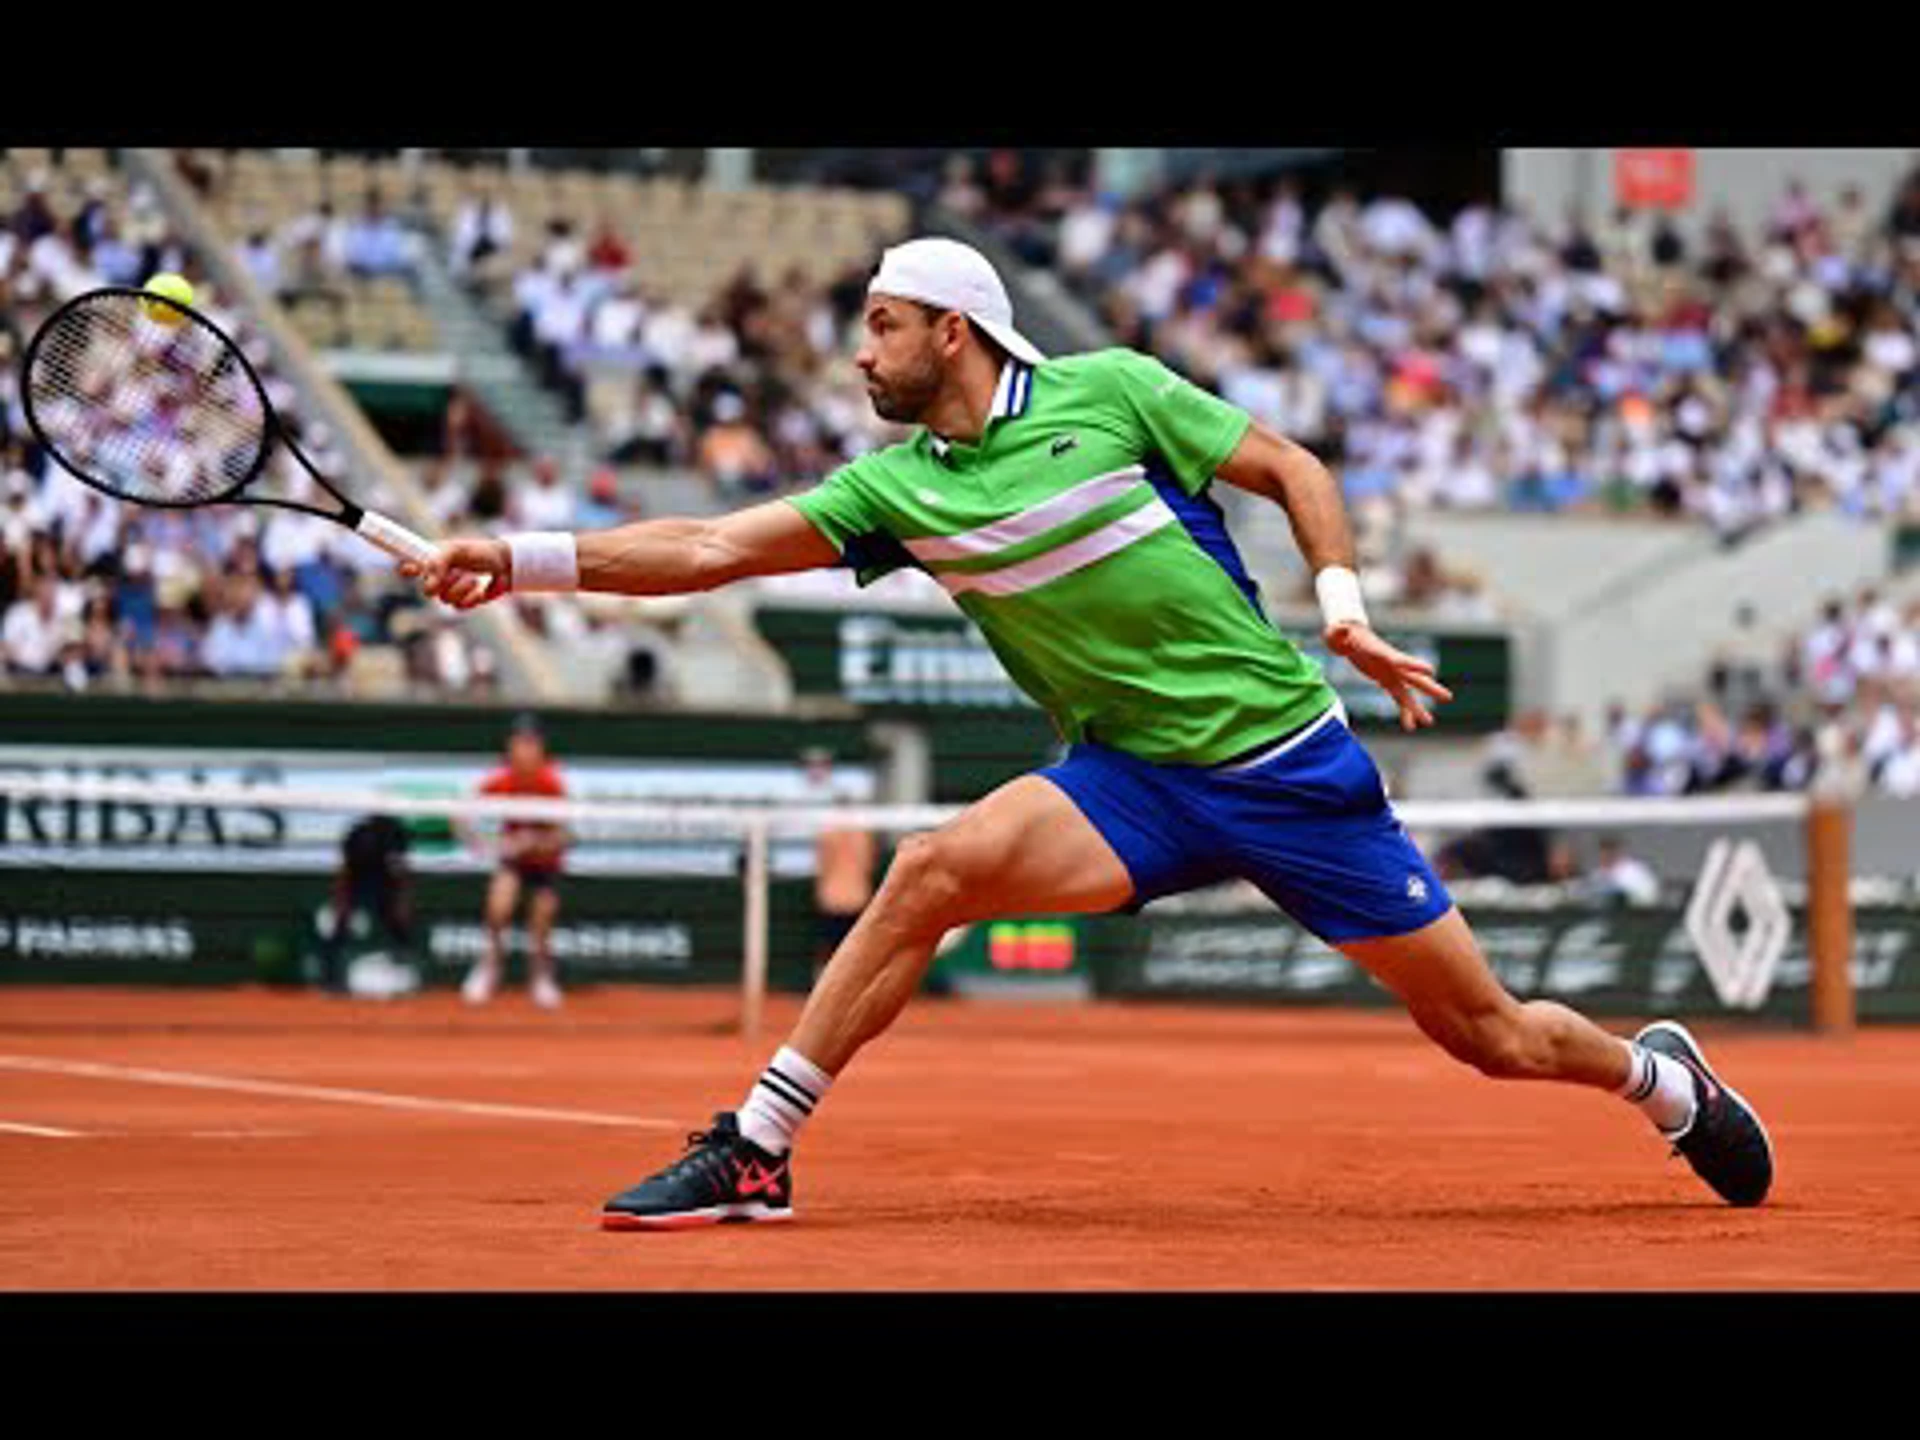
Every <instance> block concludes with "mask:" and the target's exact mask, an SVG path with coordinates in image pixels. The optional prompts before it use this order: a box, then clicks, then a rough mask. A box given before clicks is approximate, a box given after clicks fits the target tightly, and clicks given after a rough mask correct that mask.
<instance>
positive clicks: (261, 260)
mask: <svg viewBox="0 0 1920 1440" xmlns="http://www.w3.org/2000/svg"><path fill="white" fill-rule="evenodd" d="M236 254H237V255H238V256H239V259H240V263H241V264H242V265H244V266H245V267H246V269H247V273H248V274H249V275H251V276H253V281H254V283H255V284H256V285H258V286H259V287H260V288H261V289H262V290H264V291H266V292H267V294H269V295H278V294H279V293H280V250H279V247H278V246H276V245H275V244H274V243H273V237H272V236H271V235H269V234H268V233H267V231H266V229H265V227H263V226H256V227H255V228H254V229H252V230H250V231H248V232H247V237H246V239H245V240H243V241H241V242H240V244H239V245H238V246H237V247H236Z"/></svg>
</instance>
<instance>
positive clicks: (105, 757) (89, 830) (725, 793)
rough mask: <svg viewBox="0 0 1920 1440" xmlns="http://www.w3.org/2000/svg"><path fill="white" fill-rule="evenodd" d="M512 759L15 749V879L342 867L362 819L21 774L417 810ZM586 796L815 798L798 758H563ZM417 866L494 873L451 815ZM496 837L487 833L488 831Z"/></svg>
mask: <svg viewBox="0 0 1920 1440" xmlns="http://www.w3.org/2000/svg"><path fill="white" fill-rule="evenodd" d="M497 763H498V760H497V757H494V756H485V755H458V754H441V755H433V754H404V755H366V754H362V753H358V752H352V751H324V750H314V751H305V752H299V753H294V754H283V753H275V752H265V751H259V752H249V751H244V750H238V751H223V752H218V753H213V754H210V753H207V752H202V751H193V750H155V751H151V752H142V753H141V755H140V758H139V760H138V761H130V760H129V759H128V756H127V752H126V751H125V750H121V749H117V748H114V747H108V746H97V745H0V874H3V873H4V871H5V869H6V868H7V867H16V868H17V867H46V866H61V867H77V868H129V867H139V868H158V869H165V868H168V867H176V866H181V865H184V864H197V863H200V862H203V861H211V862H214V863H217V864H219V865H220V866H222V867H223V868H233V869H240V868H246V869H252V870H260V869H268V870H288V871H293V870H298V871H308V872H312V871H331V870H332V869H333V868H334V867H335V866H336V865H337V864H338V863H339V858H340V842H341V839H342V838H343V837H344V836H345V834H346V832H347V830H348V829H349V828H350V827H351V826H352V824H353V823H354V821H355V819H356V818H357V817H356V816H354V815H352V814H347V813H344V812H340V811H319V810H302V809H300V808H299V807H298V806H297V805H296V806H294V807H291V808H281V807H275V806H267V805H261V806H246V805H231V806H229V805H219V806H214V805H200V804H195V803H194V802H193V800H192V798H191V795H190V793H189V794H186V795H183V796H181V797H180V798H178V799H175V800H171V801H169V802H167V803H165V804H157V803H154V804H150V803H127V802H124V801H111V800H88V801H79V800H45V799H40V798H29V797H22V796H19V795H9V794H8V793H7V790H6V785H5V782H6V779H7V777H8V776H9V775H22V776H58V777H71V778H73V779H78V780H135V781H141V782H154V783H164V784H168V785H174V786H180V787H183V788H184V789H185V790H186V791H188V792H191V791H192V790H194V789H198V788H202V787H205V786H208V785H218V786H221V787H223V788H226V787H233V788H238V789H241V790H247V789H254V788H259V787H263V786H271V787H275V788H284V789H288V790H292V791H295V792H297V793H302V794H313V795H315V796H320V795H327V794H332V793H340V792H347V791H354V792H362V791H364V792H371V793H374V794H378V795H383V796H387V795H390V796H394V797H396V798H406V799H443V798H444V799H461V798H466V797H471V796H473V795H475V794H476V793H477V792H478V790H479V786H480V782H481V781H482V780H483V779H484V778H485V777H486V775H487V774H488V773H490V772H491V771H492V770H493V768H494V767H495V766H496V764H497ZM561 770H562V775H563V777H564V779H565V781H566V784H567V789H568V794H569V796H570V798H574V799H580V800H587V801H593V802H601V803H611V802H621V801H629V802H632V801H639V802H646V803H664V802H672V801H682V802H687V803H703V804H710V803H721V804H725V803H736V802H737V803H745V802H754V803H764V802H766V801H768V800H779V801H789V802H793V803H804V802H806V801H808V800H810V799H817V796H816V795H815V794H814V793H813V792H811V791H809V789H808V787H807V781H806V776H805V772H804V770H803V769H802V767H801V766H800V765H799V763H798V761H797V758H796V759H793V760H775V761H765V762H753V761H735V762H713V763H702V762H699V761H690V760H662V761H648V762H642V761H631V760H607V759H596V758H591V757H589V758H583V759H579V760H568V759H566V758H564V757H562V759H561ZM833 783H834V786H835V788H836V790H837V791H839V792H840V793H843V794H845V795H846V796H848V797H850V798H852V799H854V800H856V801H867V800H871V799H873V798H874V795H875V786H876V777H875V772H874V770H873V768H872V767H871V766H870V765H867V764H864V763H861V764H845V765H836V766H835V767H834V774H833ZM406 824H407V828H408V830H409V833H410V834H411V836H412V838H413V846H412V850H411V853H410V859H411V861H412V863H413V864H414V865H415V867H416V868H419V869H424V870H445V871H451V872H462V871H478V870H483V869H486V868H489V867H490V865H491V863H492V862H491V861H490V860H489V859H488V858H486V857H485V856H484V855H483V854H481V853H478V852H476V851H474V850H472V849H470V848H468V847H467V846H466V845H464V844H462V843H461V842H460V840H459V839H458V837H457V836H456V834H455V832H454V830H453V828H452V826H451V825H450V824H448V823H447V822H446V821H444V820H436V819H413V820H409V821H407V822H406ZM482 828H483V829H484V828H486V827H482ZM574 830H575V836H576V841H577V843H576V844H575V846H574V848H573V850H572V851H571V853H570V856H569V868H570V869H571V870H573V871H575V872H577V873H582V874H595V873H598V874H638V875H706V876H725V875H731V874H733V873H734V872H735V868H736V866H737V864H738V856H739V848H740V847H739V844H738V842H737V841H736V840H732V839H728V838H724V837H714V838H710V839H701V838H699V837H697V836H694V837H689V836H686V835H684V834H674V833H671V832H659V833H655V834H652V835H649V834H647V833H646V832H645V831H642V830H639V829H637V828H635V827H634V826H631V825H626V824H618V825H615V824H607V825H581V826H576V827H574ZM771 858H772V863H773V869H774V873H775V874H776V875H781V876H795V875H811V874H812V873H813V848H812V846H811V845H810V844H808V843H807V842H806V841H805V840H804V839H800V840H789V841H781V842H777V843H776V844H775V845H774V846H773V848H772V857H771Z"/></svg>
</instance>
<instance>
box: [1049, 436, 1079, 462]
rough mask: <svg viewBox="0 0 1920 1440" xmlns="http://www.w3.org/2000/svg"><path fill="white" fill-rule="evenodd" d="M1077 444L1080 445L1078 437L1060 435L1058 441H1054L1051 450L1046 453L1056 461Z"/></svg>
mask: <svg viewBox="0 0 1920 1440" xmlns="http://www.w3.org/2000/svg"><path fill="white" fill-rule="evenodd" d="M1079 443H1080V437H1079V436H1078V435H1062V436H1061V437H1060V438H1059V439H1058V440H1055V441H1054V442H1053V447H1052V449H1051V450H1049V451H1048V454H1049V455H1050V456H1051V457H1052V458H1053V459H1055V460H1058V459H1059V458H1060V457H1061V456H1062V455H1064V454H1066V453H1067V452H1068V451H1069V450H1071V449H1073V447H1074V446H1076V445H1078V444H1079Z"/></svg>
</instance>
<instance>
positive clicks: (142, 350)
mask: <svg viewBox="0 0 1920 1440" xmlns="http://www.w3.org/2000/svg"><path fill="white" fill-rule="evenodd" d="M156 313H158V314H159V315H160V316H161V317H162V318H154V316H155V314H156ZM21 367H22V384H21V387H20V393H21V403H22V407H23V408H24V409H25V411H26V416H27V424H28V426H29V427H30V428H31V429H32V431H33V433H34V436H35V438H37V439H38V440H39V442H40V443H41V444H42V445H43V446H45V447H46V449H47V451H48V452H49V453H50V454H51V455H52V456H53V458H54V459H55V460H57V461H58V462H59V463H60V468H61V469H63V470H65V471H66V472H67V473H68V474H70V475H72V476H73V477H74V478H75V479H76V480H79V481H80V482H81V483H82V484H85V485H90V486H92V487H93V488H94V489H95V490H98V491H101V492H102V493H104V494H107V495H111V496H113V497H114V498H115V499H118V500H131V501H133V502H134V503H135V504H137V505H155V506H160V507H163V508H166V509H174V510H183V509H191V508H193V507H196V506H200V505H227V504H231V505H273V506H277V507H278V508H280V509H282V510H298V511H301V512H303V513H304V514H308V515H318V516H320V517H321V518H322V519H325V520H332V521H335V522H337V523H339V524H341V525H344V526H346V527H347V529H349V530H351V531H353V532H354V534H356V535H359V536H360V537H362V538H363V539H365V540H368V541H370V542H371V543H373V544H374V545H377V546H379V547H380V549H382V550H384V551H386V552H387V553H388V554H389V555H394V556H398V557H399V558H401V559H406V560H418V561H426V560H429V559H431V558H432V556H433V554H434V547H433V544H432V543H431V542H430V541H427V540H424V539H422V538H421V537H420V536H418V535H416V534H414V533H413V531H411V530H409V529H408V528H407V527H406V526H404V525H402V524H400V523H399V522H398V521H396V520H391V519H389V518H388V517H387V516H385V515H381V514H379V513H377V512H375V511H372V510H368V509H365V508H364V507H362V506H360V505H356V504H355V503H354V502H353V501H352V500H350V499H348V498H347V497H346V496H345V495H343V494H342V493H341V492H340V489H339V487H338V486H336V485H334V484H333V483H332V482H331V481H329V480H328V479H327V477H326V476H324V475H322V474H321V473H320V471H319V470H318V469H316V468H315V466H314V464H313V462H312V461H311V460H309V459H307V457H306V456H305V455H304V454H302V453H301V450H300V447H299V446H298V445H296V444H295V443H294V441H293V437H292V435H290V434H289V433H288V431H287V429H286V426H285V425H284V424H283V423H282V422H281V419H280V417H279V416H278V415H277V414H276V413H274V408H273V404H272V402H271V401H269V400H268V399H267V390H266V387H265V386H264V385H262V384H261V383H260V377H259V375H258V374H256V373H255V371H254V368H253V366H252V365H251V364H250V363H248V361H247V357H246V356H245V355H243V354H242V353H241V352H240V347H239V346H238V345H236V344H234V343H233V341H232V340H231V339H230V338H229V337H228V336H227V334H226V332H224V331H223V330H221V329H220V327H219V326H217V325H215V324H214V323H213V322H212V321H211V320H209V319H207V317H206V316H204V315H202V314H200V313H199V312H198V311H197V310H194V309H193V308H192V307H190V306H187V305H182V304H179V303H178V302H176V301H173V300H170V299H167V298H166V297H165V296H162V295H157V294H154V293H152V292H150V291H145V290H134V289H128V288H125V287H122V286H109V287H107V288H105V289H101V290H89V291H87V292H86V293H85V294H82V295H76V296H74V298H73V299H71V300H69V301H67V302H66V304H64V305H62V306H61V307H60V308H59V309H58V310H56V311H54V312H53V314H51V315H49V316H48V317H47V319H46V321H45V323H43V324H42V325H41V326H40V328H39V329H38V330H37V331H35V332H34V336H33V339H32V340H30V341H29V342H28V343H27V351H26V355H25V356H24V357H23V359H22V361H21ZM276 440H278V441H279V442H280V443H281V444H282V445H284V446H285V447H286V448H287V451H288V453H290V454H291V455H292V456H293V458H294V459H295V460H297V461H299V462H300V465H301V466H302V468H304V469H305V470H306V472H307V474H309V475H311V476H312V477H313V479H314V480H315V482H316V483H318V484H319V486H320V488H321V489H322V490H324V491H326V492H327V493H328V494H329V495H331V496H333V498H334V499H335V500H338V501H339V502H340V506H339V508H338V509H337V510H326V509H322V508H320V507H319V506H317V505H309V504H306V503H305V502H304V501H302V500H298V499H293V498H289V497H286V496H275V495H264V494H259V493H257V492H255V491H253V490H252V489H251V487H253V486H254V483H255V482H256V481H257V480H259V478H260V477H261V475H262V474H263V473H264V472H265V470H266V468H267V461H268V459H269V458H270V457H271V455H272V452H273V445H274V442H275V441H276Z"/></svg>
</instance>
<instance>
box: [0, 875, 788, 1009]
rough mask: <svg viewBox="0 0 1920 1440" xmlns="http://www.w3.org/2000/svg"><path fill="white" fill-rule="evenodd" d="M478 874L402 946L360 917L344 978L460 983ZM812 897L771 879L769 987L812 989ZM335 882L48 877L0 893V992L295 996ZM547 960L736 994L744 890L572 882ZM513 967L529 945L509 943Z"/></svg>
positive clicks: (432, 879)
mask: <svg viewBox="0 0 1920 1440" xmlns="http://www.w3.org/2000/svg"><path fill="white" fill-rule="evenodd" d="M486 885H487V877H486V876H485V875H483V874H472V875H466V874H429V875H420V876H416V877H415V881H414V885H413V897H412V910H413V925H412V933H411V937H410V938H411V942H412V943H411V944H409V945H401V944H398V943H396V941H395V938H394V937H392V936H390V935H388V934H387V933H386V932H385V930H384V929H383V928H382V927H380V926H378V925H376V924H375V923H374V922H373V921H372V919H371V918H370V917H369V916H367V915H366V914H365V913H359V912H357V913H356V914H355V915H354V916H353V917H352V918H351V919H350V921H349V925H348V928H347V930H346V931H345V933H344V935H343V937H342V944H341V951H340V958H341V960H342V962H343V964H345V965H347V966H351V965H352V964H353V962H354V961H356V960H358V959H361V958H365V957H367V956H370V955H384V956H386V957H387V958H388V959H390V960H391V961H393V962H394V963H397V964H402V965H410V966H414V967H416V968H417V969H419V971H420V972H421V973H422V975H423V976H424V978H425V979H426V980H427V982H428V983H430V984H452V983H457V982H458V980H459V978H460V976H461V974H462V973H463V972H464V971H465V969H466V968H467V966H469V965H470V964H472V962H473V960H474V959H475V958H476V957H477V956H478V955H479V954H480V953H481V948H482V946H483V944H484V931H483V929H482V926H481V921H480V913H481V905H482V902H483V900H484V898H485V893H486ZM811 888H812V887H811V885H810V883H809V882H807V881H805V880H793V879H785V880H783V879H776V880H774V881H773V882H772V884H771V886H770V890H769V896H768V902H769V904H768V928H769V934H770V938H771V941H772V960H771V964H770V967H769V977H768V979H769V983H770V984H771V985H772V986H773V987H774V988H776V989H801V990H804V989H805V988H807V986H808V985H809V984H810V982H811V946H812V943H813V917H812V909H811ZM331 889H332V880H331V877H330V876H326V875H317V874H308V873H300V872H286V871H269V870H262V871H257V872H242V871H231V870H202V871H183V870H174V871H156V870H144V869H139V870H119V871H84V872H81V871H69V872H48V873H43V874H42V875H41V876H39V877H37V883H36V884H34V885H33V886H31V887H26V886H4V887H0V985H4V984H6V983H16V984H19V983H55V982H69V981H98V982H102V983H112V984H149V983H162V984H202V983H204V984H233V983H238V982H245V981H266V982H273V983H299V982H303V981H309V980H312V979H314V978H316V977H317V976H318V975H319V973H320V963H319V962H320V953H321V942H322V937H323V936H325V935H328V934H330V933H331V932H332V925H331V923H330V917H331V900H330V892H331ZM560 897H561V902H560V903H561V908H560V915H559V919H558V921H557V923H556V925H555V927H554V933H553V947H554V953H555V955H556V957H557V958H558V959H559V962H560V965H561V969H562V973H563V975H564V976H565V977H566V978H568V979H570V980H573V981H576V982H578V981H593V980H609V981H613V980H646V981H652V982H660V983H669V984H680V983H685V984H712V985H737V984H738V983H739V981H740V955H741V949H742V928H743V922H742V909H741V898H740V884H739V882H738V880H737V879H732V878H729V879H709V878H706V877H691V878H684V877H683V878H674V877H652V878H646V877H632V876H629V877H623V878H619V879H615V878H610V877H600V876H569V877H566V878H563V879H562V881H561V882H560ZM507 948H508V954H509V963H510V968H511V969H512V970H514V971H515V972H519V971H520V970H521V969H522V968H523V966H524V956H525V953H526V937H525V935H524V933H523V932H522V930H521V929H520V928H519V927H518V926H515V927H513V928H511V929H510V930H509V932H508V940H507Z"/></svg>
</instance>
